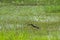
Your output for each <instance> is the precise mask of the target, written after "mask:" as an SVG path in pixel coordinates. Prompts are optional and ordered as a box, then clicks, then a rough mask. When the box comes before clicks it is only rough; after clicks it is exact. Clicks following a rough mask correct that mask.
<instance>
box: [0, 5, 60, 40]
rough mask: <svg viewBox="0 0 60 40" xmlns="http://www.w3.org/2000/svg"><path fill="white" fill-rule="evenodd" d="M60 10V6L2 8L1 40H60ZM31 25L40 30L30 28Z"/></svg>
mask: <svg viewBox="0 0 60 40" xmlns="http://www.w3.org/2000/svg"><path fill="white" fill-rule="evenodd" d="M55 8H56V9H55ZM59 8H60V6H14V5H7V6H0V40H60V39H59V37H60V35H59V34H60V12H58V10H60V9H59ZM56 10H57V12H54V11H56ZM31 23H32V24H34V25H37V26H38V27H39V28H40V29H35V28H33V27H32V26H29V25H28V24H31Z"/></svg>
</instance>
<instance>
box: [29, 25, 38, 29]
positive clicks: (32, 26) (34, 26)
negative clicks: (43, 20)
mask: <svg viewBox="0 0 60 40" xmlns="http://www.w3.org/2000/svg"><path fill="white" fill-rule="evenodd" d="M29 25H31V26H32V27H34V28H36V29H39V27H37V26H36V25H34V24H29Z"/></svg>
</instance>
